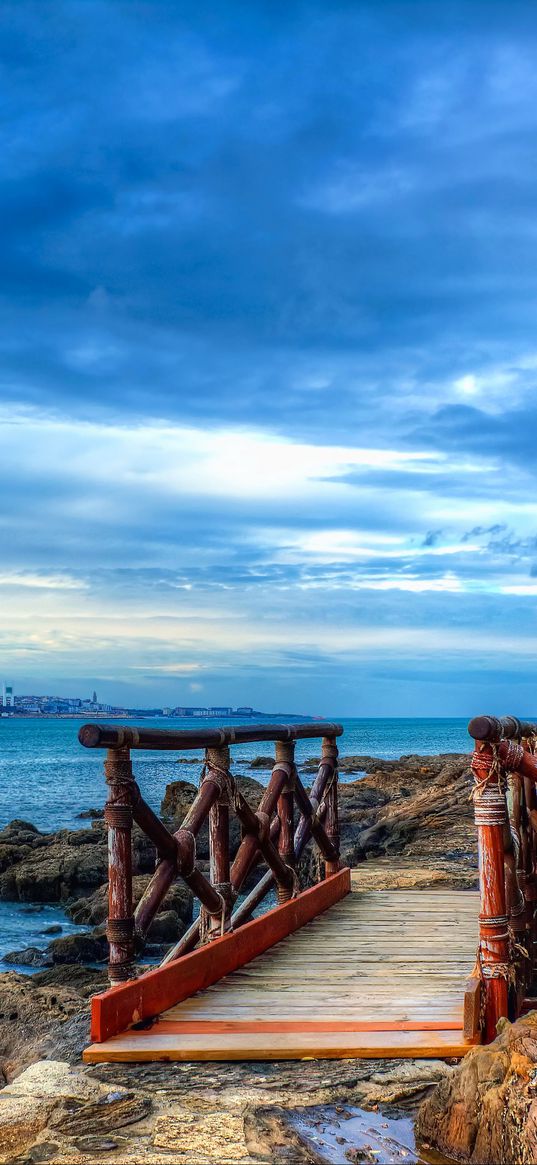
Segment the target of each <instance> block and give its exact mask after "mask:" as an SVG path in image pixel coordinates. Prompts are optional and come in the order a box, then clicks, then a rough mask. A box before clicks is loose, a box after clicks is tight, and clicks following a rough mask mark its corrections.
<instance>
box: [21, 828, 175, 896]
mask: <svg viewBox="0 0 537 1165" xmlns="http://www.w3.org/2000/svg"><path fill="white" fill-rule="evenodd" d="M22 824H24V825H26V823H22ZM14 825H16V826H20V825H21V823H20V822H12V823H11V825H10V826H9V827H8V829H7V830H4V831H3V833H2V835H0V870H2V865H3V870H2V872H1V873H0V899H4V900H8V901H11V902H13V901H15V902H16V901H19V902H67V901H68V900H69V899H72V898H78V897H80V896H81V895H83V894H91V893H92V891H93V890H95V889H96V888H97V887H98V886H101V885H102V884H103V883H104V882H106V880H107V878H108V846H107V837H106V828H105V826H104V823H103V822H101V821H94V822H93V825H92V828H91V829H75V830H68V829H62V830H60V831H59V832H58V833H55V834H48V835H47V834H45V835H43V834H41V835H40V834H37V831H33V832H28V831H27V830H25V831H23V830H22V829H20V828H18V829H17V830H14V829H13V826H14ZM31 829H32V830H33V827H31ZM6 833H8V834H10V836H12V837H13V838H14V839H18V840H20V839H21V837H24V836H27V837H28V836H29V837H30V838H34V840H33V842H32V843H31V845H24V847H23V848H22V849H21V848H20V847H19V846H18V844H16V843H15V844H13V845H12V843H11V842H9V841H8V842H7V843H6V842H5V836H6ZM2 841H3V844H2ZM11 854H14V859H13V860H10V855H11ZM6 861H7V864H6ZM154 866H155V847H154V846H153V844H152V843H151V842H150V841H149V839H148V838H147V837H146V836H145V834H144V833H143V832H142V831H141V830H140V829H138V828H137V827H135V829H134V830H133V870H134V873H135V874H141V873H146V872H149V871H151V870H153V869H154Z"/></svg>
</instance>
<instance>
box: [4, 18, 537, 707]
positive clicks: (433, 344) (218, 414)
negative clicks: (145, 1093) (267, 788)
mask: <svg viewBox="0 0 537 1165" xmlns="http://www.w3.org/2000/svg"><path fill="white" fill-rule="evenodd" d="M433 8H434V11H433ZM0 23H2V24H3V45H4V69H5V83H4V93H5V96H6V115H5V119H4V137H3V143H2V157H3V163H4V178H3V181H2V184H1V187H0V209H1V212H2V221H3V223H4V231H3V236H2V243H1V246H0V257H1V262H2V272H3V277H2V287H3V293H2V294H3V300H2V311H3V319H4V328H3V331H2V337H1V339H0V348H1V369H2V371H1V381H0V396H1V400H2V402H3V404H2V409H1V413H0V429H1V431H0V452H1V464H0V522H1V528H2V537H3V561H2V571H1V575H0V587H1V591H2V604H1V606H2V611H1V614H0V634H1V635H2V636H3V638H2V641H1V642H2V645H3V646H2V657H3V659H4V665H3V666H4V667H5V668H7V669H8V670H9V671H10V673H12V672H13V671H14V672H15V676H16V679H17V683H18V682H19V677H21V682H22V679H23V678H24V677H26V679H25V682H26V680H28V682H33V679H35V677H37V676H39V678H40V682H42V683H43V684H45V685H47V684H48V683H49V682H50V683H52V682H53V681H55V682H58V683H59V682H60V680H61V683H62V684H63V685H64V687H65V688H66V689H68V688H69V685H70V684H71V683H72V682H73V680H74V678H75V677H76V678H77V681H78V678H80V680H82V679H83V678H84V677H86V678H88V679H90V678H93V677H95V676H96V675H100V676H101V677H104V678H103V682H104V683H105V684H106V685H108V689H107V690H108V693H109V698H110V699H114V698H115V692H116V690H119V691H128V692H130V693H131V696H132V694H133V693H134V692H135V693H136V697H135V701H134V702H137V701H138V700H142V697H143V694H144V692H145V690H146V685H149V686H150V687H151V692H152V699H153V698H155V699H156V698H157V695H158V694H159V693H160V694H161V697H162V699H163V700H165V702H170V701H171V702H173V699H172V694H176V695H177V701H178V702H179V701H180V700H186V699H187V695H188V690H189V689H188V684H189V675H190V674H191V672H190V671H189V669H199V670H200V672H201V673H202V674H203V684H204V693H206V694H207V698H208V699H211V700H214V702H224V703H226V702H229V701H231V700H235V699H236V700H237V702H240V701H241V700H242V701H244V702H246V703H251V702H252V700H254V699H256V700H257V701H258V702H260V701H263V700H264V701H266V702H270V704H273V697H275V695H276V694H277V693H279V691H280V690H281V691H283V692H285V695H286V700H289V701H291V703H292V705H293V707H294V708H295V709H296V710H297V711H299V710H308V709H309V708H310V707H311V706H312V704H313V703H315V704H316V703H317V702H318V701H319V700H320V699H321V697H323V698H324V695H325V692H326V690H327V687H326V684H327V681H326V677H329V680H330V688H329V690H330V692H331V693H333V698H334V701H335V703H334V708H335V711H338V708H337V707H336V705H337V704H338V702H339V708H340V709H341V710H347V711H359V710H360V708H362V707H368V708H371V707H373V704H372V703H369V704H368V703H367V701H368V700H370V699H371V700H373V695H371V697H370V696H369V693H375V700H377V703H376V705H374V706H375V707H376V709H377V711H379V712H380V713H382V712H384V711H385V710H386V708H387V707H390V708H391V707H393V708H395V709H397V707H401V708H404V709H408V707H409V703H408V700H407V696H406V695H405V694H404V692H403V687H404V683H403V681H404V676H405V668H406V674H407V675H408V677H409V681H408V682H409V684H416V685H417V687H416V689H415V690H416V692H417V693H418V694H417V695H416V704H415V706H416V707H417V708H418V710H419V711H421V710H422V709H423V708H433V706H434V708H435V709H436V710H437V709H438V708H439V707H440V708H443V709H445V710H446V711H449V710H450V708H455V707H456V708H459V707H460V703H458V701H459V695H456V694H454V693H455V690H456V692H460V691H461V690H462V686H461V672H462V671H463V670H464V673H465V675H470V674H472V676H474V679H475V668H476V660H479V661H481V664H482V667H483V669H484V670H483V675H486V676H490V688H487V689H483V688H482V687H479V691H482V690H483V691H484V694H486V691H488V690H490V691H491V693H497V692H498V686H500V687H501V674H500V672H499V670H498V664H497V660H496V663H495V664H494V665H493V660H494V655H495V652H496V656H497V655H498V652H499V651H500V646H499V645H500V644H501V651H502V653H503V655H504V659H505V661H508V660H509V659H513V660H515V661H516V667H515V666H514V665H513V667H511V670H510V671H509V668H508V667H507V663H506V673H505V674H506V675H507V674H509V675H510V677H511V678H510V679H509V684H510V685H512V684H513V683H514V681H513V678H512V677H513V675H514V674H516V668H518V667H521V668H522V669H524V668H526V662H527V653H526V651H525V649H524V651H523V650H522V649H521V648H520V647H518V646H517V644H518V643H519V642H521V640H522V639H523V638H524V636H521V635H520V634H519V632H518V630H516V627H515V624H516V620H517V619H518V620H520V621H521V625H522V624H523V625H524V628H525V631H526V633H527V640H526V641H527V643H529V644H531V643H533V635H534V619H535V616H534V613H533V610H534V584H533V580H534V578H535V571H536V569H537V561H536V560H537V555H536V547H537V541H536V539H537V513H536V506H535V502H534V500H533V499H534V496H535V454H534V448H533V446H534V440H533V432H534V429H535V425H536V423H537V415H536V409H535V383H536V374H537V352H536V349H535V342H534V314H535V310H534V304H535V291H536V283H535V271H536V269H537V230H536V223H535V201H536V196H537V162H536V159H535V150H534V140H535V133H536V131H537V102H536V100H535V97H536V96H537V91H536V82H535V76H534V68H533V61H534V57H535V51H536V49H537V43H536V42H537V28H536V26H535V20H534V18H533V14H532V13H531V10H530V6H528V5H526V4H519V3H517V2H516V0H514V2H512V3H510V4H509V5H507V4H506V3H503V2H500V3H498V4H494V5H490V4H489V3H486V4H485V3H481V0H475V2H474V3H472V4H471V5H468V4H465V3H450V4H447V3H445V4H444V3H440V4H436V5H434V6H431V5H424V4H422V3H418V2H413V0H410V2H409V0H405V2H399V0H394V2H393V3H390V4H384V5H379V4H377V3H373V2H372V0H371V2H370V0H360V3H357V4H353V5H349V4H348V3H345V2H343V0H342V2H341V3H339V2H336V3H334V4H332V5H330V6H327V5H326V4H322V3H320V0H306V2H305V3H302V2H300V3H299V2H298V0H297V2H296V3H295V2H294V0H290V3H288V4H286V5H285V6H282V5H278V6H276V9H274V8H270V10H269V7H267V5H266V4H264V3H262V2H261V0H259V2H258V0H253V2H252V3H251V4H249V5H248V6H244V5H242V6H241V5H239V4H236V3H234V2H232V0H230V2H229V3H222V4H219V5H217V6H216V8H215V10H214V12H212V13H211V17H210V19H209V20H208V19H207V13H206V12H204V11H201V10H200V9H199V7H198V8H196V6H195V5H193V4H191V3H186V4H184V5H181V6H180V9H179V8H178V7H177V6H173V5H170V4H168V3H166V2H161V0H155V2H154V3H153V4H151V6H150V7H148V6H147V5H145V4H138V3H123V2H120V3H117V4H115V5H110V4H108V3H106V2H105V0H95V2H94V3H92V4H91V5H84V4H79V5H72V4H66V3H60V4H59V5H56V6H54V7H53V8H50V7H48V6H46V5H43V4H40V3H34V2H30V3H27V4H24V5H20V4H18V3H10V2H8V3H7V4H6V5H5V6H4V9H3V12H2V14H1V15H0ZM37 600H39V620H38V621H37V620H36V616H35V612H36V604H37ZM128 627H130V628H131V629H132V630H131V631H129V630H128ZM514 627H515V631H516V633H515V632H514V631H513V628H514ZM510 643H512V646H511V647H510V646H509V644H510ZM390 653H391V654H390ZM388 655H389V662H386V660H387V659H388ZM381 656H382V660H383V662H382V665H381V663H378V662H376V660H377V657H378V659H380V657H381ZM25 660H28V661H31V668H30V664H29V663H28V664H24V661H25ZM521 660H522V662H520V661H521ZM364 661H366V662H364ZM23 666H24V667H25V668H26V671H24V670H23ZM427 666H429V667H430V669H431V675H432V674H433V672H434V674H435V675H438V677H439V678H438V681H435V682H438V684H439V685H440V687H441V685H442V684H443V685H444V687H443V702H442V698H441V695H438V697H435V699H437V702H436V703H434V705H433V697H432V696H431V695H430V693H429V689H428V687H427V683H426V680H424V679H423V676H424V675H425V673H426V669H427ZM528 668H529V663H528ZM36 669H37V670H36ZM472 669H474V671H472ZM528 674H529V673H528ZM442 676H443V677H444V679H443V680H442ZM252 677H254V678H253V679H252ZM475 682H479V683H481V681H477V680H476V681H475ZM421 684H424V687H423V688H421V687H420V685H421ZM159 685H160V686H159ZM252 685H253V686H252ZM506 685H507V681H506ZM100 686H101V685H100ZM510 690H511V689H510V688H509V689H508V690H507V691H506V702H508V701H507V695H508V691H510ZM439 692H440V688H439ZM517 692H518V689H517ZM465 693H466V694H465V698H469V692H468V691H467V690H466V689H465ZM204 698H205V697H204ZM461 699H462V697H461ZM323 702H324V699H323ZM276 703H279V700H277V701H276Z"/></svg>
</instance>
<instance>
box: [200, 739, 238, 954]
mask: <svg viewBox="0 0 537 1165" xmlns="http://www.w3.org/2000/svg"><path fill="white" fill-rule="evenodd" d="M229 763H230V760H229V748H228V747H227V746H224V747H222V748H207V749H206V750H205V776H204V781H206V780H210V779H212V780H214V778H215V777H217V778H219V780H220V783H221V793H220V796H219V798H218V801H215V803H214V805H212V806H211V808H210V810H209V860H210V878H211V882H212V884H213V887H214V889H215V890H216V892H217V894H220V897H221V898H222V901H223V915H222V916H221V917H220V918H218V917H217V916H215V915H208V917H207V924H208V938H209V939H210V940H211V939H215V938H219V937H220V935H221V934H223V933H224V931H227V930H230V929H231V924H230V918H231V907H232V903H233V896H232V891H231V880H230V874H229V791H228V789H227V787H226V783H225V778H224V776H223V775H224V774H225V773H227V772H228V770H229Z"/></svg>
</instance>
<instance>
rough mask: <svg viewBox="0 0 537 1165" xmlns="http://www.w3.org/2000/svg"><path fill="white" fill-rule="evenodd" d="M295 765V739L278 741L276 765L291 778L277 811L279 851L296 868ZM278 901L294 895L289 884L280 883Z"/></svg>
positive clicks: (281, 795) (283, 790)
mask: <svg viewBox="0 0 537 1165" xmlns="http://www.w3.org/2000/svg"><path fill="white" fill-rule="evenodd" d="M294 765H295V744H294V741H289V742H286V743H283V742H281V741H276V763H275V767H276V768H278V769H285V770H286V771H287V772H288V773H289V778H288V780H287V782H286V784H285V785H284V786H283V788H282V791H281V793H280V796H279V797H278V806H277V813H278V817H279V819H280V834H279V838H278V851H279V853H280V857H281V858H282V859H283V861H284V862H285V864H286V866H289V867H290V868H291V869H293V870H294V868H295V846H294V831H295V827H294V798H293V787H294V784H293V778H294ZM277 892H278V903H279V904H281V903H282V902H288V901H289V899H290V898H292V896H293V891H292V890H291V889H290V887H289V886H284V885H282V883H281V882H279V883H278V888H277Z"/></svg>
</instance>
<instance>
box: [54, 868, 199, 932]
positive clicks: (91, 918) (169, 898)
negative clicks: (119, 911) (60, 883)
mask: <svg viewBox="0 0 537 1165" xmlns="http://www.w3.org/2000/svg"><path fill="white" fill-rule="evenodd" d="M149 882H150V877H149V876H147V875H146V874H138V875H137V876H136V877H134V878H133V880H132V896H133V902H134V905H135V906H137V905H138V902H139V901H140V898H141V897H142V894H143V892H144V890H145V889H146V886H148V884H149ZM193 901H194V899H193V896H192V893H191V891H190V890H189V889H188V887H187V886H185V885H184V883H182V882H179V881H177V882H174V884H173V886H171V888H170V889H169V890H168V893H167V895H166V897H165V899H164V901H163V903H162V905H161V908H160V909H161V911H168V910H173V911H175V913H176V914H177V915H178V917H179V919H180V920H181V922H183V923H186V924H188V923H190V922H192V911H193ZM66 914H67V915H68V916H69V918H71V919H72V921H73V922H76V923H77V924H78V925H82V926H84V925H86V926H99V925H100V924H101V923H103V922H106V918H107V915H108V885H107V884H105V885H104V886H100V887H99V889H98V890H95V891H94V893H93V894H91V895H90V897H89V898H78V899H77V900H76V901H75V902H73V903H71V905H70V906H68V907H67V909H66Z"/></svg>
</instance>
